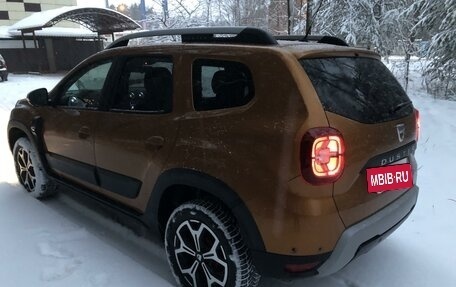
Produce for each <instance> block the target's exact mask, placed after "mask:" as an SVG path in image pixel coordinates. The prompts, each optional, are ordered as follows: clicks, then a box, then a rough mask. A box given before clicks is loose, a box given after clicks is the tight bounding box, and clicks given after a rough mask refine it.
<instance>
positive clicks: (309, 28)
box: [302, 0, 323, 41]
mask: <svg viewBox="0 0 456 287" xmlns="http://www.w3.org/2000/svg"><path fill="white" fill-rule="evenodd" d="M309 2H310V1H307V5H309ZM322 4H323V0H320V4H319V5H318V8H317V10H315V14H313V16H312V20H311V21H310V22H309V27H307V31H306V35H305V36H304V39H302V41H306V40H307V37H308V36H309V34H310V30H311V29H312V26H313V23H314V20H315V17H316V16H317V14H318V11H320V8H321V5H322Z"/></svg>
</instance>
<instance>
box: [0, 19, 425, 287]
mask: <svg viewBox="0 0 456 287" xmlns="http://www.w3.org/2000/svg"><path fill="white" fill-rule="evenodd" d="M169 35H171V36H173V39H174V40H176V41H175V42H165V43H163V42H160V43H152V42H150V41H149V42H147V43H148V44H141V43H142V42H145V41H143V40H145V39H146V38H150V37H161V38H160V39H161V40H163V37H165V36H169ZM129 43H130V44H129ZM131 43H137V44H138V43H139V45H136V46H135V45H131ZM418 117H419V115H418V112H417V111H416V110H415V109H414V108H413V105H412V102H411V101H410V99H409V98H408V96H407V95H406V93H405V92H404V90H403V89H402V88H401V86H400V85H399V83H398V82H397V81H396V79H395V78H394V77H393V75H392V74H391V73H390V72H389V71H388V69H387V68H386V67H385V66H384V65H383V64H382V62H381V61H380V57H379V55H378V54H376V53H374V52H372V51H368V50H364V49H358V48H353V47H348V46H347V45H346V44H345V43H344V42H343V41H342V40H340V39H337V38H334V37H328V36H323V37H322V36H320V37H319V36H308V37H306V36H294V37H273V36H271V35H270V34H269V33H268V32H265V31H263V30H261V29H256V28H248V27H217V28H193V29H181V30H158V31H147V32H139V33H135V34H132V35H128V36H125V37H123V38H120V39H118V40H116V41H115V42H113V43H112V44H111V45H110V46H109V47H108V48H107V49H105V50H104V51H102V52H99V53H97V54H96V55H94V56H92V57H90V58H88V59H87V60H85V61H83V62H82V63H81V64H80V65H78V66H77V67H76V68H74V69H73V70H72V71H71V72H69V73H68V75H67V76H65V77H64V78H63V79H62V80H61V81H60V82H59V83H58V84H57V85H56V87H55V88H54V89H52V91H50V92H49V93H48V91H47V90H46V89H39V90H35V91H32V92H31V93H29V95H28V96H27V99H23V100H20V101H18V103H17V104H16V107H15V108H14V109H13V110H12V112H11V118H10V121H9V125H8V139H9V145H10V148H11V151H12V154H13V156H14V161H15V166H16V171H17V175H18V178H19V182H20V183H21V184H22V185H23V186H24V187H25V190H26V191H27V192H28V193H30V194H31V195H32V196H35V197H37V198H41V197H45V196H49V195H50V194H52V193H54V192H55V191H56V190H57V189H61V188H62V187H66V188H71V189H73V190H77V191H78V192H80V193H81V194H83V195H85V196H87V197H89V198H91V199H93V200H95V201H97V202H99V203H102V204H103V205H105V206H107V207H108V208H109V209H111V210H113V211H115V212H118V213H121V214H123V215H127V216H128V217H129V218H131V219H132V220H134V221H137V222H139V223H141V224H142V225H144V226H146V227H147V228H148V229H149V230H152V231H153V232H154V233H155V234H157V235H158V236H161V238H162V239H163V241H164V243H165V249H166V252H167V256H168V261H169V264H170V266H171V269H172V271H173V274H174V275H175V278H176V280H177V281H178V282H179V284H180V285H182V286H255V285H257V284H258V281H259V278H260V274H261V275H265V276H279V277H280V276H286V275H289V274H301V275H321V276H322V275H328V274H332V273H334V272H336V271H338V270H340V269H341V268H343V267H344V266H345V265H347V264H348V263H349V262H350V261H351V260H353V259H354V258H355V257H356V256H358V255H360V254H362V253H364V252H365V251H367V250H368V249H369V248H371V247H372V246H374V245H375V244H376V243H378V242H379V241H381V240H382V239H384V238H385V237H386V236H388V235H389V234H390V233H391V232H392V231H393V230H395V229H396V228H397V227H398V226H399V225H400V224H401V223H402V222H403V221H404V220H405V219H406V218H407V216H408V215H409V214H410V213H411V211H412V209H413V208H414V206H415V203H416V201H417V195H418V187H417V186H416V184H415V183H416V172H417V165H416V161H415V157H414V152H415V149H416V144H417V139H418V131H419V119H418ZM388 168H395V169H400V171H399V172H401V173H402V175H403V176H401V177H400V178H399V179H400V181H401V182H405V183H406V185H401V186H394V184H393V183H392V182H390V181H389V180H386V179H389V178H390V177H389V176H387V175H388V173H387V171H388V170H387V169H388ZM383 169H385V170H383ZM370 171H374V173H373V174H370V175H369V174H368V173H369V172H370ZM409 172H410V173H409ZM405 175H407V178H406V177H405ZM383 184H385V185H384V186H383ZM388 184H393V185H388ZM374 187H375V188H376V189H374ZM379 187H380V188H379Z"/></svg>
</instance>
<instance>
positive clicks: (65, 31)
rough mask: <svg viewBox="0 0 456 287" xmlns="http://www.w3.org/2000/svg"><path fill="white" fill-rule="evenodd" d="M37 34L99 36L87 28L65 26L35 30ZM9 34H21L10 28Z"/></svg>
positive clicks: (46, 35) (50, 35) (43, 35)
mask: <svg viewBox="0 0 456 287" xmlns="http://www.w3.org/2000/svg"><path fill="white" fill-rule="evenodd" d="M35 35H36V36H39V37H81V38H97V37H98V35H97V33H95V32H92V31H90V30H89V29H86V28H65V27H48V28H43V29H42V30H38V31H35ZM9 36H10V37H11V36H21V32H20V31H18V30H11V29H10V30H9Z"/></svg>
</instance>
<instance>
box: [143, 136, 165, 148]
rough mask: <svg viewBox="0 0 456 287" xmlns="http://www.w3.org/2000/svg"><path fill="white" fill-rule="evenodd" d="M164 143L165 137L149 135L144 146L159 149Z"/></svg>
mask: <svg viewBox="0 0 456 287" xmlns="http://www.w3.org/2000/svg"><path fill="white" fill-rule="evenodd" d="M164 144H165V139H164V138H163V137H161V136H151V137H150V138H148V139H147V140H146V146H147V147H150V148H153V149H161V148H162V147H163V145H164Z"/></svg>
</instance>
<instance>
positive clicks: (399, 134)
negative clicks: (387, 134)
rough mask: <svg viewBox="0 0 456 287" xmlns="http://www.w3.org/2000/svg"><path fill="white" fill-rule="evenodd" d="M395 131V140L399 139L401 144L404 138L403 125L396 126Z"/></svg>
mask: <svg viewBox="0 0 456 287" xmlns="http://www.w3.org/2000/svg"><path fill="white" fill-rule="evenodd" d="M396 131H397V138H398V139H399V142H403V141H404V137H405V125H404V124H398V125H396Z"/></svg>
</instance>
